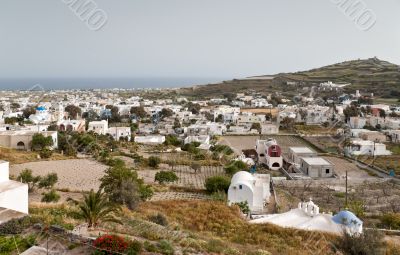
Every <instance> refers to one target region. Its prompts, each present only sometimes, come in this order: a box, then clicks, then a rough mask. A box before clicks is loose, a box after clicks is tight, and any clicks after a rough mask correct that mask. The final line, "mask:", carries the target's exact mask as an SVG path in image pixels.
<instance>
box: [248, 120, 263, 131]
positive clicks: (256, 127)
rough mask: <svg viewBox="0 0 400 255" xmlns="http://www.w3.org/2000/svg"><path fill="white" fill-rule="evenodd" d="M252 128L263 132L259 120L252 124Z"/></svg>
mask: <svg viewBox="0 0 400 255" xmlns="http://www.w3.org/2000/svg"><path fill="white" fill-rule="evenodd" d="M250 129H255V130H257V132H258V133H259V134H261V124H260V123H258V122H257V123H253V124H251V128H250Z"/></svg>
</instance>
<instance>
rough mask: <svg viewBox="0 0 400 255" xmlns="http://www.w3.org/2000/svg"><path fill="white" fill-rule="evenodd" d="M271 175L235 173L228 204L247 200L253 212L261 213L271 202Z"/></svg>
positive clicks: (229, 191)
mask: <svg viewBox="0 0 400 255" xmlns="http://www.w3.org/2000/svg"><path fill="white" fill-rule="evenodd" d="M270 196H271V193H270V175H269V174H250V173H249V172H245V171H240V172H237V173H236V174H234V175H233V177H232V180H231V184H230V186H229V190H228V204H229V205H232V204H234V203H240V202H247V204H248V206H249V209H250V211H251V212H252V213H261V212H263V210H264V207H265V205H266V204H268V203H269V199H270Z"/></svg>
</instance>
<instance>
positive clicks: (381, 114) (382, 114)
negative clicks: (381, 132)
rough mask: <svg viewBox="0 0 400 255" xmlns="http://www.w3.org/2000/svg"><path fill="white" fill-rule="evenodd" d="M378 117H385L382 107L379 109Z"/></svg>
mask: <svg viewBox="0 0 400 255" xmlns="http://www.w3.org/2000/svg"><path fill="white" fill-rule="evenodd" d="M379 117H382V118H386V112H385V110H383V109H379Z"/></svg>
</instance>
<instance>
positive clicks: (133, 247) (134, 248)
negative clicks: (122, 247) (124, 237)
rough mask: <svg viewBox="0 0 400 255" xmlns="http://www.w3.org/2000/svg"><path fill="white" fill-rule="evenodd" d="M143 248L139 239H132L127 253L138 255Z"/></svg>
mask: <svg viewBox="0 0 400 255" xmlns="http://www.w3.org/2000/svg"><path fill="white" fill-rule="evenodd" d="M142 249H143V245H142V243H141V242H139V241H132V242H131V243H130V244H129V245H128V248H127V249H126V251H125V253H126V255H138V254H140V252H141V251H142Z"/></svg>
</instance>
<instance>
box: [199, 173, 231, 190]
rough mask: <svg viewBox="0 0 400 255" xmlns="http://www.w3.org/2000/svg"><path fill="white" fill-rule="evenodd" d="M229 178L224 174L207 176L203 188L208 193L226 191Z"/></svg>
mask: <svg viewBox="0 0 400 255" xmlns="http://www.w3.org/2000/svg"><path fill="white" fill-rule="evenodd" d="M230 183H231V182H230V180H229V179H228V178H227V177H225V176H213V177H209V178H207V179H206V181H205V184H204V186H205V188H206V190H207V192H208V193H209V194H212V193H215V192H219V191H224V192H227V191H228V189H229V185H230Z"/></svg>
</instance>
